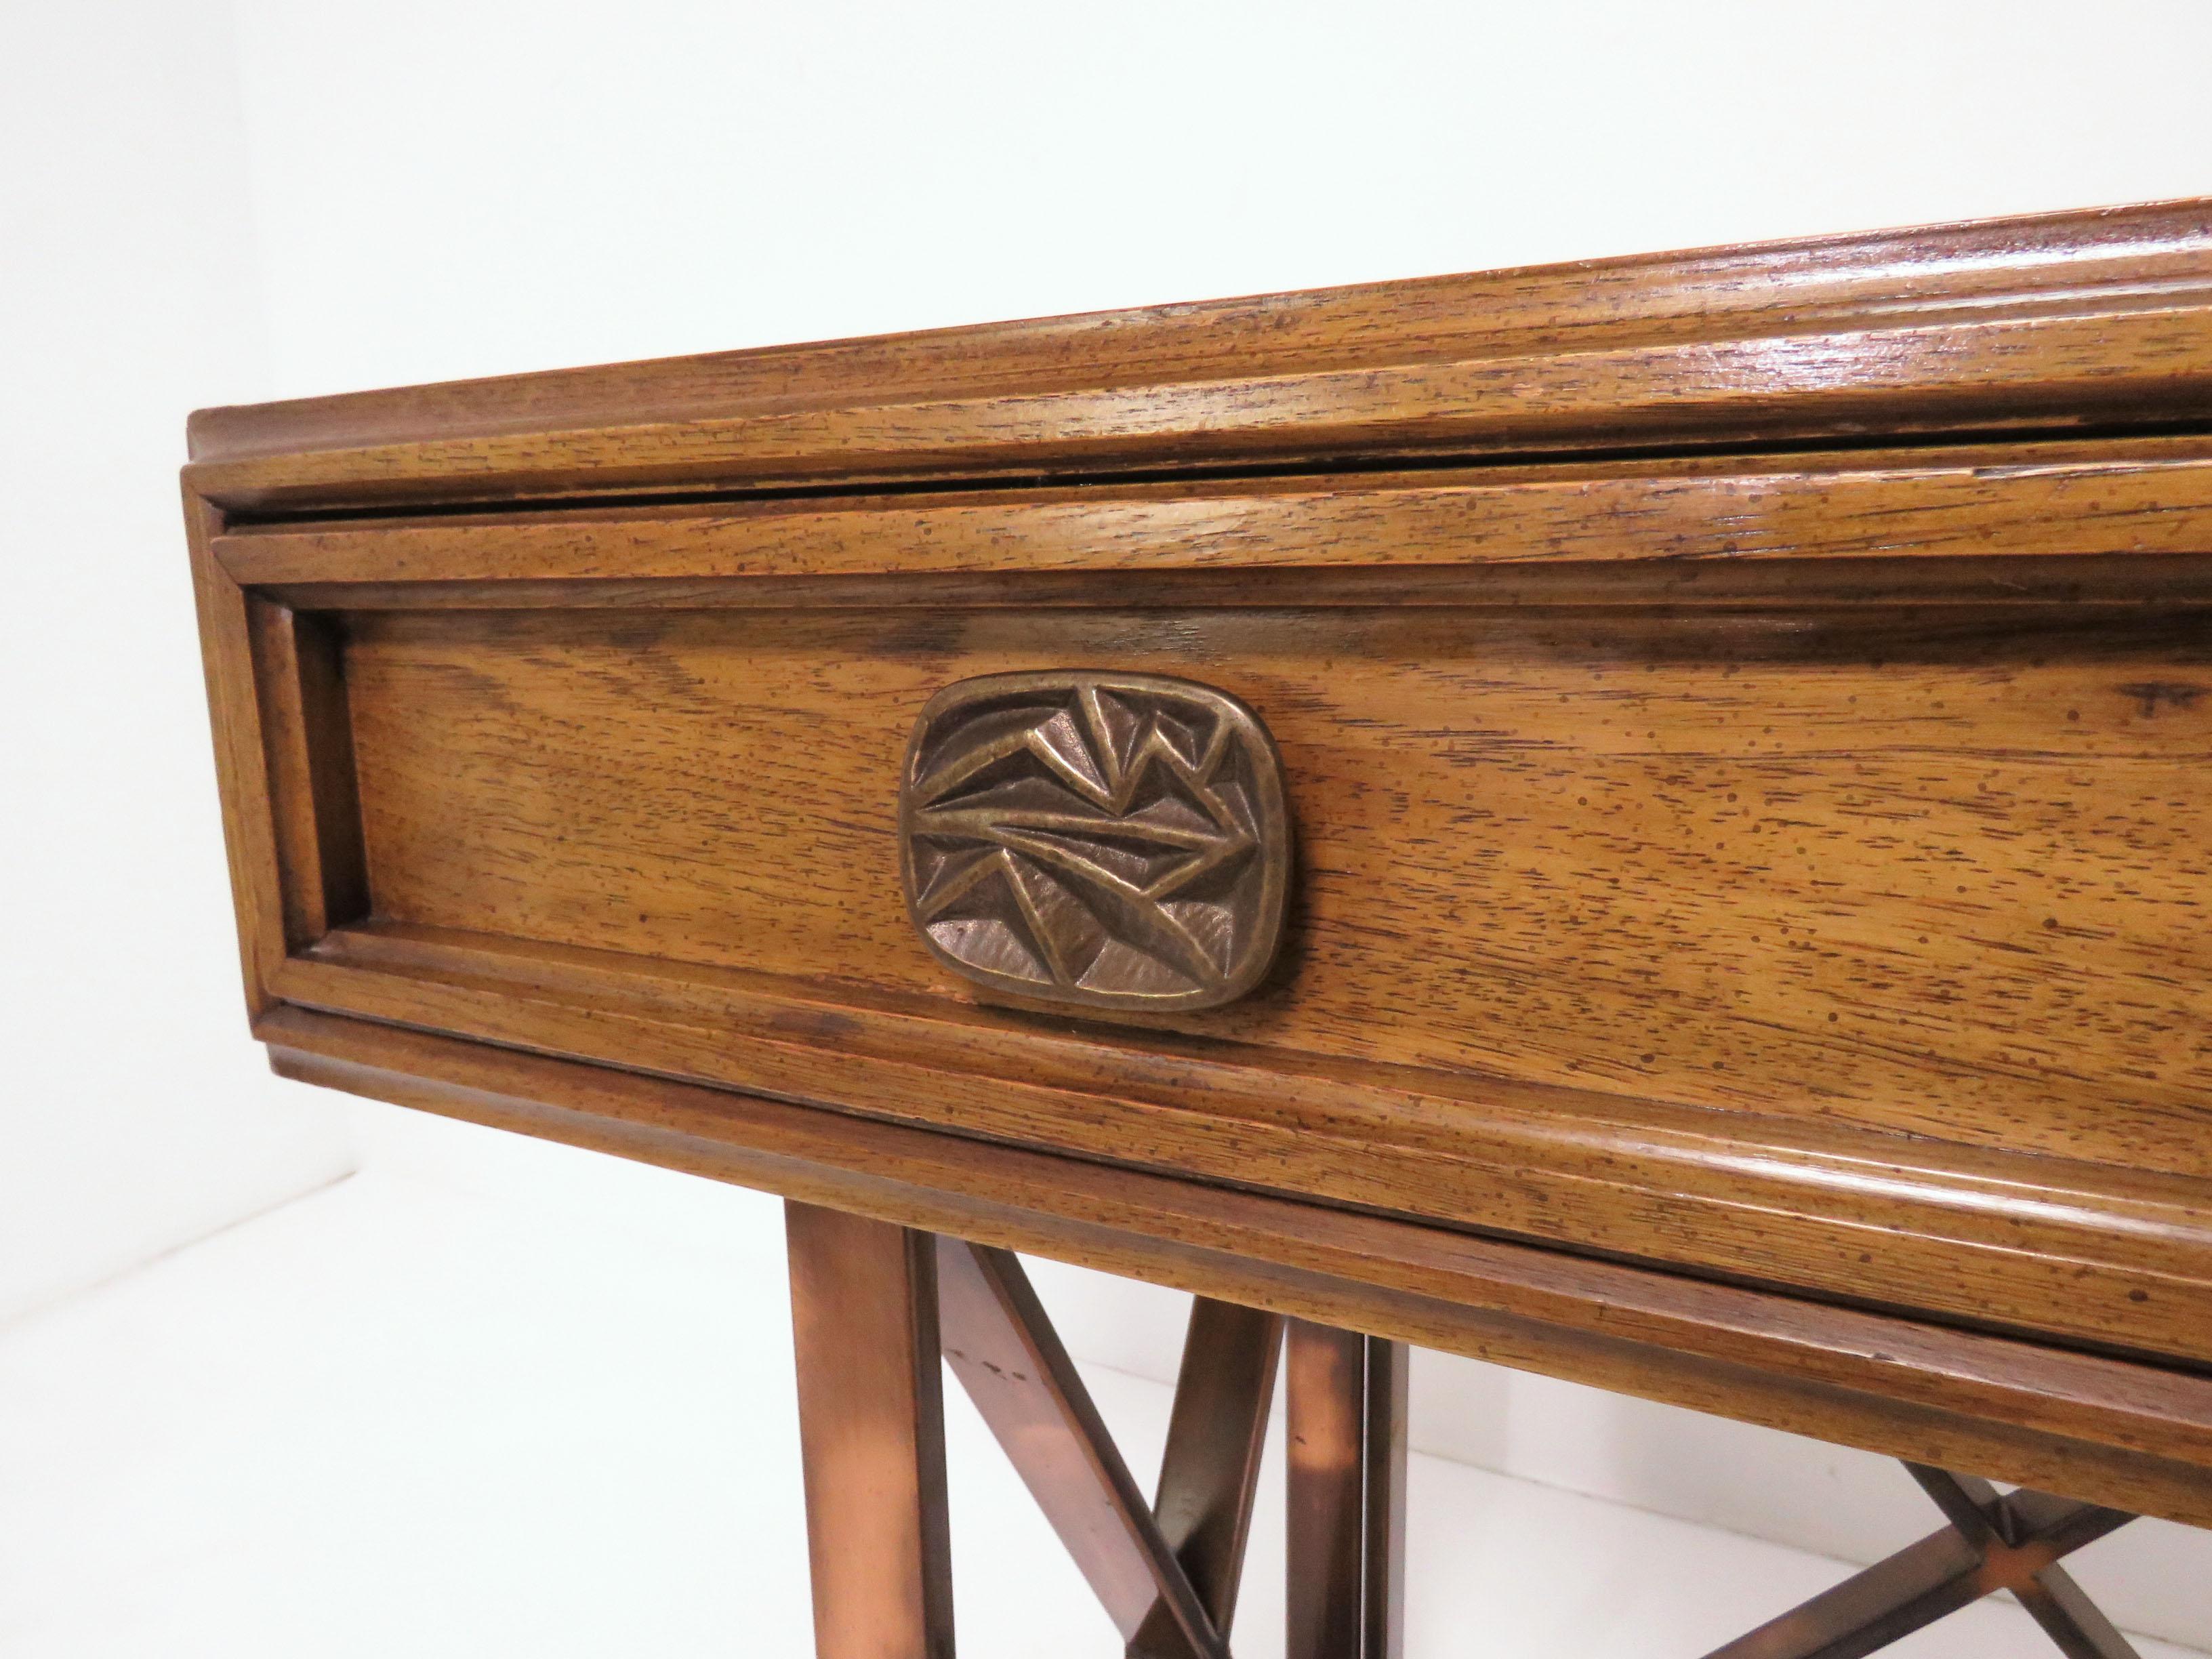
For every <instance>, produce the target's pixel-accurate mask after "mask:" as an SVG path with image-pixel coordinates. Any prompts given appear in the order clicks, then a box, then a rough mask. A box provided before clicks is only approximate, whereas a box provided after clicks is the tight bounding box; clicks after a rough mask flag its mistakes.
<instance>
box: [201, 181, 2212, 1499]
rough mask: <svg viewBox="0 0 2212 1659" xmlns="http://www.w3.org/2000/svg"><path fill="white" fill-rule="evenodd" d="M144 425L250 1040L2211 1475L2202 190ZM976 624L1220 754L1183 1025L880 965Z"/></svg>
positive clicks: (1747, 1411) (1964, 1448) (903, 1197)
mask: <svg viewBox="0 0 2212 1659" xmlns="http://www.w3.org/2000/svg"><path fill="white" fill-rule="evenodd" d="M192 441H193V446H194V453H195V457H196V459H195V460H194V461H193V463H192V465H191V466H189V467H188V468H187V469H186V475H185V484H186V497H187V508H188V513H189V515H190V520H191V536H192V540H193V546H194V550H195V559H196V567H195V568H196V576H197V582H198V591H199V594H200V604H201V626H202V632H203V638H204V642H205V647H206V652H207V656H208V665H209V685H210V698H211V701H212V702H213V704H214V707H215V710H216V738H217V756H218V762H219V769H220V772H221V775H222V781H223V787H224V810H225V820H226V828H227V830H228V838H229V846H230V849H231V857H232V865H233V884H234V890H235V891H236V893H237V895H238V902H239V920H240V937H241V940H242V944H243V951H244V958H245V962H246V978H247V984H248V995H249V1001H250V1003H251V1006H252V1008H253V1010H254V1012H255V1013H256V1014H257V1016H258V1018H259V1019H260V1022H261V1024H260V1027H259V1029H260V1030H261V1032H262V1034H263V1035H264V1037H265V1038H267V1039H268V1040H270V1041H271V1042H275V1043H276V1044H277V1045H278V1047H279V1048H282V1049H283V1054H284V1058H283V1062H282V1063H283V1066H284V1068H285V1069H287V1070H288V1071H289V1073H293V1074H295V1075H301V1076H307V1077H312V1078H313V1079H317V1080H320V1081H325V1082H330V1083H333V1084H335V1085H338V1086H343V1087H352V1088H358V1089H362V1090H365V1091H369V1092H373V1093H376V1094H379V1095H380V1096H382V1097H387V1098H398V1099H402V1100H406V1101H409V1102H410V1103H420V1104H425V1105H428V1106H430V1107H432V1108H433V1109H441V1110H450V1111H455V1112H458V1113H460V1114H461V1115H470V1116H474V1117H477V1118H479V1119H480V1120H482V1121H494V1122H500V1123H503V1124H507V1125H509V1126H510V1127H521V1128H525V1129H526V1130H528V1131H529V1132H532V1133H550V1134H555V1135H556V1136H559V1137H561V1138H564V1139H574V1140H577V1141H579V1142H580V1143H582V1144H586V1145H595V1146H604V1147H607V1148H610V1149H613V1150H620V1151H623V1152H628V1153H629V1154H630V1155H633V1156H641V1157H647V1158H657V1159H660V1160H662V1161H668V1162H674V1163H677V1164H680V1165H682V1166H684V1167H697V1168H701V1169H705V1170H711V1171H712V1172H714V1173H718V1174H721V1175H723V1176H725V1177H726V1178H731V1179H741V1180H750V1181H756V1182H762V1183H763V1184H768V1185H770V1186H772V1187H774V1188H775V1189H776V1190H779V1191H784V1192H787V1193H789V1194H793V1195H794V1196H798V1197H799V1198H801V1199H803V1200H806V1201H808V1202H820V1203H829V1204H832V1205H835V1206H840V1207H845V1208H852V1209H856V1210H860V1211H862V1212H866V1213H870V1214H872V1215H875V1216H877V1217H878V1218H881V1219H885V1220H890V1221H896V1222H897V1223H898V1224H899V1225H909V1226H917V1227H927V1228H930V1229H933V1230H935V1231H946V1232H951V1233H953V1234H956V1235H957V1236H961V1237H975V1238H980V1239H983V1240H984V1241H985V1242H987V1243H996V1244H1000V1245H1004V1246H1006V1247H1009V1248H1012V1247H1019V1248H1046V1249H1053V1250H1057V1251H1059V1252H1061V1253H1063V1254H1066V1255H1070V1256H1071V1257H1072V1258H1073V1259H1079V1260H1088V1261H1093V1262H1094V1263H1096V1264H1097V1265H1102V1266H1107V1267H1118V1268H1119V1269H1120V1270H1124V1271H1132V1272H1138V1273H1146V1274H1148V1275H1151V1276H1154V1277H1159V1278H1163V1279H1166V1280H1167V1281H1168V1282H1173V1283H1181V1284H1184V1285H1188V1287H1190V1288H1193V1289H1198V1290H1201V1291H1205V1292H1206V1294H1219V1295H1221V1296H1222V1297H1224V1298H1225V1299H1227V1300H1232V1301H1234V1300H1243V1301H1244V1302H1247V1303H1249V1304H1253V1305H1257V1306H1261V1307H1266V1308H1269V1309H1272V1310H1274V1311H1277V1312H1280V1313H1285V1314H1290V1315H1294V1316H1298V1317H1301V1318H1307V1319H1310V1320H1313V1321H1316V1322H1320V1323H1324V1324H1329V1325H1334V1326H1340V1327H1344V1328H1352V1329H1358V1330H1363V1331H1366V1332H1369V1333H1371V1334H1376V1335H1380V1336H1385V1337H1389V1338H1392V1339H1394V1340H1413V1341H1419V1342H1431V1343H1435V1344H1437V1345H1440V1346H1456V1347H1458V1348H1459V1349H1460V1350H1461V1351H1462V1352H1480V1353H1483V1354H1485V1355H1486V1356H1487V1357H1491V1358H1502V1359H1504V1360H1505V1361H1506V1362H1507V1363H1514V1364H1534V1365H1536V1366H1539V1367H1540V1368H1545V1369H1551V1370H1556V1371H1558V1372H1559V1374H1562V1375H1571V1376H1580V1377H1582V1378H1583V1380H1588V1381H1595V1382H1599V1383H1602V1384H1603V1385H1605V1386H1614V1387H1622V1388H1627V1389H1632V1390H1635V1391H1638V1392H1644V1393H1648V1394H1651V1395H1654V1397H1661V1398H1669V1399H1674V1400H1677V1401H1681V1402H1682V1403H1688V1404H1693V1405H1698V1406H1700V1407H1703V1408H1705V1409H1714V1410H1722V1411H1727V1412H1730V1413H1735V1414H1737V1415H1741V1416H1746V1417H1748V1418H1750V1419H1753V1420H1758V1421H1767V1422H1773V1423H1777V1424H1778V1425H1783V1426H1790V1427H1795V1428H1797V1429H1799V1430H1801V1431H1806V1432H1813V1433H1820V1434H1827V1435H1829V1436H1831V1437H1835V1438H1839V1439H1844V1440H1849V1441H1850V1442H1852V1443H1858V1444H1869V1445H1875V1446H1878V1447H1879V1448H1880V1449H1886V1450H1891V1451H1894V1452H1896V1453H1897V1454H1898V1455H1905V1456H1909V1457H1912V1458H1914V1459H1915V1460H1916V1461H1918V1462H1927V1463H1932V1464H1941V1465H1943V1466H1945V1467H1954V1468H1961V1469H1964V1470H1969V1471H1974V1472H1979V1473H1985V1474H1992V1475H2002V1476H2003V1477H2004V1478H2009V1479H2019V1480H2027V1481H2029V1482H2031V1483H2033V1484H2035V1485H2038V1486H2045V1487H2048V1488H2050V1489H2051V1490H2054V1491H2059V1492H2069V1493H2072V1494H2080V1495H2089V1496H2097V1495H2100V1494H2101V1495H2103V1496H2104V1497H2105V1498H2106V1500H2107V1501H2110V1502H2112V1503H2114V1504H2124V1505H2126V1506H2129V1507H2135V1508H2141V1509H2145V1510H2152V1511H2154V1512H2159V1513H2166V1514H2176V1515H2184V1516H2187V1517H2188V1518H2192V1519H2203V1518H2207V1517H2212V1500H2206V1499H2205V1498H2204V1497H2203V1492H2204V1484H2203V1483H2204V1479H2205V1475H2204V1471H2205V1470H2206V1469H2207V1468H2212V1450H2208V1449H2207V1446H2208V1445H2212V1431H2208V1430H2206V1429H2205V1427H2204V1422H2205V1421H2212V1417H2204V1416H2203V1412H2202V1410H2201V1407H2202V1401H2199V1400H2198V1397H2197V1392H2196V1391H2197V1390H2198V1389H2200V1388H2201V1386H2202V1380H2203V1379H2202V1377H2201V1376H2185V1375H2184V1372H2185V1370H2188V1369H2190V1368H2194V1369H2196V1370H2207V1369H2212V1053H2208V1045H2207V1039H2206V1035H2205V1034H2206V1032H2207V1030H2208V1029H2212V1027H2209V1026H2208V1021H2207V1018H2206V1016H2207V1013H2208V1012H2212V1010H2209V1009H2208V1007H2207V999H2206V994H2205V992H2204V990H2203V987H2204V985H2205V984H2206V981H2207V973H2206V970H2207V968H2208V967H2209V966H2212V962H2208V955H2212V951H2208V947H2207V946H2206V945H2204V944H2203V927H2202V918H2203V913H2204V910H2205V908H2206V906H2207V905H2208V903H2212V866H2209V865H2208V862H2207V859H2206V856H2205V854H2204V853H2203V848H2202V845H2201V842H2202V837H2201V836H2200V835H2199V834H2198V833H2197V823H2198V820H2199V819H2200V818H2201V817H2202V816H2203V810H2202V808H2203V790H2202V786H2201V783H2200V780H2201V779H2202V778H2203V775H2204V770H2205V764H2206V762H2207V759H2208V757H2212V653H2209V649H2212V207H2208V204H2203V203H2184V204H2170V205H2166V206H2154V207H2148V208H2141V209H2130V210H2118V211H2113V212H2108V213H2098V214H2083V215H2074V216H2057V217H2052V218H2048V219H2040V220H2025V221H2014V222H1998V223H1993V224H1990V225H1984V226H1968V227H1954V228H1939V229H1936V230H1929V231H1917V232H1900V233H1895V234H1883V235H1878V236H1863V237H1855V238H1844V239H1832V240H1826V241H1822V242H1815V243H1804V244H1796V245H1789V246H1773V247H1764V248H1750V249H1733V250H1718V251H1714V252H1707V253H1700V254H1691V255H1679V256H1666V257H1662V258H1639V259H1632V260H1626V261H1616V262H1606V263H1602V264H1588V265H1581V266H1574V267H1562V268H1558V269H1554V270H1541V271H1519V272H1504V273H1493V274H1491V275H1487V276H1475V277H1455V278H1445V279H1437V280H1436V281H1434V282H1428V283H1405V284H1390V285H1384V286H1383V287H1378V288H1375V289H1356V290H1344V291H1340V292H1338V293H1334V294H1322V295H1287V296H1273V297H1268V298H1262V299H1258V300H1252V301H1227V302H1220V303H1215V304H1208V305H1201V306H1195V307H1170V308H1166V309H1164V310H1159V311H1154V312H1147V313H1116V314H1112V315H1106V316H1099V317H1091V318H1078V319H1056V320H1050V321H1045V322H1038V323H1029V324H1015V325H1003V326H998V327H994V328H988V329H982V330H967V331H946V332H944V333H939V334H933V335H925V336H915V337H902V338H898V339H890V340H880V341H860V342H844V343H834V344H831V345H826V346H816V347H803V348H778V349H772V350H768V351H763V352H754V353H739V354H733V355H726V356H718V357H711V358H698V359H687V360H681V361H678V362H671V363H665V364H647V365H624V366H616V367H613V368H605V369H592V370H581V371H575V372H573V373H567V374H552V375H545V376H526V377H519V378H515V379H510V380H500V381H488V382H483V383H478V384H475V385H471V386H453V387H428V388H412V389H406V390H402V391H398V392H379V393H369V394H362V395H358V396H354V397H347V398H332V399H319V400H313V401H309V402H306V403H300V404H279V405H270V406H266V407H264V408H261V409H258V410H216V411H208V412H205V413H204V414H203V415H202V416H198V417H196V418H195V421H194V423H193V428H192ZM1039 669H1051V670H1091V671H1100V670H1103V671H1117V672H1151V673H1158V674H1165V675H1170V676H1176V677H1181V678H1190V679H1196V680H1199V681H1201V682H1203V683H1205V684H1210V685H1214V686H1218V687H1219V688H1220V689H1221V690H1225V691H1227V692H1229V693H1231V694H1232V695H1233V696H1237V697H1238V698H1240V699H1242V700H1243V702H1246V703H1248V704H1249V705H1250V706H1251V707H1252V708H1254V709H1255V710H1256V711H1257V712H1258V713H1259V714H1260V715H1261V718H1262V719H1263V720H1265V721H1266V723H1267V726H1268V727H1269V729H1270V730H1271V732H1273V736H1274V738H1275V740H1276V742H1277V744H1279V748H1280V750H1281V752H1282V756H1283V758H1284V761H1285V775H1286V781H1287V789H1288V793H1289V796H1290V802H1291V816H1292V818H1293V822H1294V830H1295V836H1296V869H1295V882H1296V886H1295V890H1294V895H1293V898H1292V902H1291V910H1290V914H1289V917H1288V921H1287V924H1286V927H1285V948H1284V950H1283V951H1282V953H1281V955H1280V957H1279V959H1278V961H1277V963H1276V966H1275V968H1274V969H1273V971H1272V972H1271V973H1270V974H1269V975H1268V976H1267V978H1266V979H1265V980H1263V981H1261V983H1260V984H1259V985H1258V986H1257V987H1256V988H1255V990H1253V991H1252V993H1251V994H1249V995H1248V996H1246V997H1245V998H1244V999H1243V1000H1239V1001H1237V1002H1235V1003H1231V1004H1230V1005H1228V1006H1223V1007H1218V1008H1212V1009H1205V1010H1192V1011H1188V1012H1179V1013H1171V1014H1143V1015H1129V1016H1127V1017H1115V1018H1104V1017H1100V1016H1097V1015H1096V1014H1095V1013H1094V1014H1085V1015H1083V1016H1081V1017H1079V1016H1078V1015H1077V1014H1076V1013H1074V1012H1071V1011H1068V1010H1066V1009H1060V1010H1054V1009H1053V1008H1051V1007H1049V1006H1043V1005H1037V1004H1030V1003H1026V1002H1024V1000H1022V999H1021V998H1020V997H1019V996H1018V995H1015V994H1004V993H999V992H993V991H988V990H985V989H983V988H981V987H976V986H974V985H971V984H969V983H968V982H967V981H963V980H961V979H958V978H957V977H956V976H954V975H951V974H949V973H948V972H946V971H945V969H943V968H942V967H941V966H939V964H937V963H935V962H933V959H932V958H931V957H930V956H929V954H928V952H927V951H926V950H925V949H924V947H923V945H922V944H921V940H920V939H918V938H917V937H916V935H915V932H914V930H913V927H912V926H911V924H910V922H909V921H908V917H907V916H906V915H905V914H904V907H903V904H902V896H901V893H900V889H899V881H898V874H897V851H896V836H895V833H894V832H895V828H896V794H897V777H898V768H899V760H900V755H901V751H902V746H903V744H904V743H905V741H906V738H907V735H908V731H909V730H910V728H911V726H912V723H913V720H914V718H915V714H916V712H917V711H918V710H919V709H920V708H921V707H922V706H923V705H924V704H925V703H926V702H927V700H928V698H929V697H930V696H932V695H933V693H935V692H936V691H938V690H940V689H941V688H942V687H944V686H945V684H949V683H951V682H952V681H955V680H958V679H963V678H971V677H974V676H976V675H981V674H990V673H1002V672H1016V671H1033V670H1039ZM363 1022H377V1023H378V1024H374V1025H372V1024H364V1023H363ZM424 1034H432V1035H424ZM574 1062H589V1063H588V1064H581V1065H580V1064H576V1063H574ZM610 1068H611V1069H610ZM678 1123H680V1124H681V1125H682V1126H683V1127H681V1128H678V1127H671V1126H674V1125H676V1124H678ZM771 1146H773V1147H775V1148H780V1149H781V1150H775V1151H770V1150H769V1148H770V1147H771ZM1105 1164H1111V1165H1113V1166H1115V1167H1113V1168H1112V1169H1110V1170H1107V1169H1104V1168H1103V1167H1102V1166H1103V1165H1105ZM1024 1182H1030V1183H1031V1184H1030V1185H1028V1186H1024V1185H1022V1183H1024ZM1017 1190H1018V1192H1019V1193H1020V1194H1026V1196H1015V1195H1012V1194H1014V1193H1015V1192H1016V1191H1017ZM1201 1241H1202V1242H1201ZM1440 1253H1441V1254H1440ZM1469 1253H1473V1254H1469ZM1486 1253H1489V1254H1486ZM1501 1253H1502V1254H1501ZM1447 1258H1449V1259H1448V1260H1447ZM1477 1261H1479V1262H1480V1266H1476V1265H1471V1264H1474V1263H1476V1262H1477ZM1547 1275H1549V1276H1551V1277H1548V1278H1547ZM1591 1275H1595V1277H1591ZM1607 1275H1626V1277H1607ZM1540 1279H1541V1280H1543V1282H1544V1284H1545V1285H1546V1286H1547V1288H1544V1289H1542V1290H1541V1291H1540V1290H1537V1289H1534V1288H1532V1287H1533V1286H1534V1285H1536V1283H1537V1281H1538V1280H1540ZM1509 1282H1510V1285H1512V1286H1513V1287H1514V1288H1511V1289H1510V1290H1508V1289H1503V1288H1501V1286H1502V1285H1507V1284H1508V1283H1509ZM1570 1285H1571V1288H1570V1287H1569V1286H1570ZM1838 1322H1841V1323H1838ZM1855 1322H1857V1323H1855ZM1806 1332H1817V1333H1819V1334H1818V1335H1817V1336H1816V1337H1812V1338H1807V1339H1805V1340H1800V1339H1801V1337H1802V1336H1803V1334H1804V1333H1806ZM1808 1343H1809V1346H1808ZM1854 1345H1857V1346H1854ZM1845 1350H1849V1352H1850V1358H1844V1357H1842V1356H1843V1355H1844V1352H1845ZM2095 1356H2101V1357H2095ZM2006 1366H2013V1367H2015V1368H2022V1367H2024V1368H2025V1370H2021V1372H2020V1375H2021V1376H2030V1375H2032V1376H2034V1377H2035V1378H2038V1379H2040V1380H2039V1381H2037V1382H2035V1383H2033V1384H2022V1383H2019V1382H2018V1379H2017V1378H2016V1377H2015V1378H2013V1379H2010V1380H2008V1379H2006V1378H2004V1377H2002V1376H1999V1373H2000V1371H2002V1369H2003V1368H2004V1367H2006ZM2053 1367H2056V1368H2057V1369H2056V1370H2053V1369H2051V1368H2053ZM2069 1368H2071V1369H2069ZM2060 1379H2063V1380H2060ZM2046 1383H2047V1384H2048V1387H2047V1388H2046V1386H2045V1385H2046ZM2146 1402H2151V1403H2146ZM2177 1402H2179V1403H2177ZM2200 1418H2203V1421H2200V1420H2199V1419H2200Z"/></svg>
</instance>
